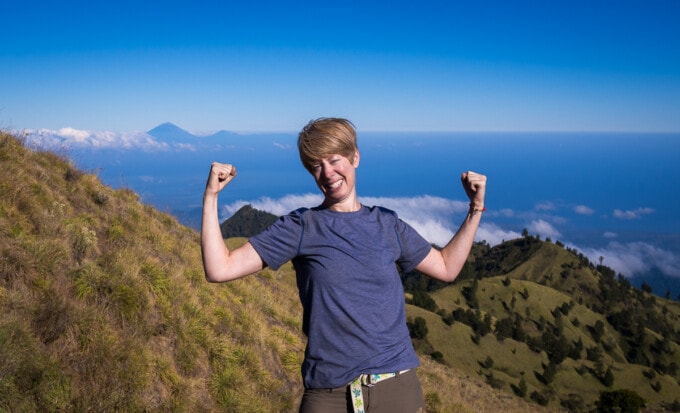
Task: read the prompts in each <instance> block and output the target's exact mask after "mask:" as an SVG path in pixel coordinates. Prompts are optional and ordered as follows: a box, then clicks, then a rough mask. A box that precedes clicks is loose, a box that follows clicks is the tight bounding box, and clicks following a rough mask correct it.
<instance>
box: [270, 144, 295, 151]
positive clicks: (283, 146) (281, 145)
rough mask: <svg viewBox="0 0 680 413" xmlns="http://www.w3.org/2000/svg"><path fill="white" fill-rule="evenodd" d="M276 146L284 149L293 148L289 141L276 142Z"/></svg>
mask: <svg viewBox="0 0 680 413" xmlns="http://www.w3.org/2000/svg"><path fill="white" fill-rule="evenodd" d="M274 146H275V147H277V148H279V149H283V150H289V149H292V146H290V145H288V144H287V143H279V142H274Z"/></svg>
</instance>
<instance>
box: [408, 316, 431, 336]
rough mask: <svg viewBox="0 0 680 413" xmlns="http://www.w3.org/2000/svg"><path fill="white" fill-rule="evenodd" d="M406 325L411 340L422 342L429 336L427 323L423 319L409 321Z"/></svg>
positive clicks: (417, 318)
mask: <svg viewBox="0 0 680 413" xmlns="http://www.w3.org/2000/svg"><path fill="white" fill-rule="evenodd" d="M406 325H407V327H408V332H409V335H410V336H411V338H414V339H416V340H422V339H424V338H425V337H426V336H427V333H428V330H427V322H426V321H425V319H424V318H423V317H416V318H415V320H413V321H412V320H410V319H409V320H408V321H407V322H406Z"/></svg>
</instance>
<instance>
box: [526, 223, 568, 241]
mask: <svg viewBox="0 0 680 413" xmlns="http://www.w3.org/2000/svg"><path fill="white" fill-rule="evenodd" d="M527 231H529V233H530V234H538V235H540V236H542V237H550V238H552V239H556V238H558V237H560V236H562V234H561V233H560V232H559V231H558V230H557V229H556V228H555V227H553V226H552V225H551V224H550V223H549V222H547V221H544V220H542V219H537V220H535V221H532V222H531V223H530V224H529V225H528V226H527Z"/></svg>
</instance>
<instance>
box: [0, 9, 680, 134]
mask: <svg viewBox="0 0 680 413" xmlns="http://www.w3.org/2000/svg"><path fill="white" fill-rule="evenodd" d="M1 10H2V14H3V36H2V39H0V128H3V129H14V130H22V129H39V128H47V129H53V130H59V129H62V128H69V127H70V128H75V129H77V130H87V131H113V132H118V133H121V132H131V131H146V130H149V129H151V128H153V127H154V126H156V125H158V124H160V123H163V122H173V123H175V124H177V125H179V126H181V127H182V128H184V129H187V130H190V131H192V132H196V133H201V132H209V131H216V130H222V129H224V130H231V131H236V132H268V131H297V130H299V129H300V127H301V126H302V125H304V124H305V123H306V122H307V121H308V120H310V119H312V118H316V117H320V116H342V117H347V118H349V119H351V120H352V121H353V122H354V123H355V124H356V125H357V128H358V129H360V130H364V131H595V132H598V131H616V132H640V131H644V132H680V24H677V22H678V21H679V20H680V1H677V0H651V1H642V0H641V1H625V0H623V1H581V0H569V1H561V0H556V1H500V0H499V1H484V0H482V1H474V2H473V1H423V2H413V1H408V2H405V1H389V2H388V1H384V2H371V1H344V2H318V1H315V2H311V1H295V2H292V1H290V2H286V1H280V0H279V1H270V2H268V1H248V2H245V1H238V2H236V1H234V2H232V1H225V2H214V1H210V2H203V1H195V0H194V1H163V2H150V1H146V2H145V1H138V0H136V1H134V2H133V1H128V0H122V1H115V2H97V1H87V2H85V1H59V2H55V1H34V0H24V1H8V2H4V3H3V5H2V9H1Z"/></svg>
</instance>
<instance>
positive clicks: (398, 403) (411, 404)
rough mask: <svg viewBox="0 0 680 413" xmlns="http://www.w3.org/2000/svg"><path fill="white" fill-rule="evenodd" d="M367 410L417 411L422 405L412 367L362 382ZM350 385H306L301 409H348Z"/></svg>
mask: <svg viewBox="0 0 680 413" xmlns="http://www.w3.org/2000/svg"><path fill="white" fill-rule="evenodd" d="M362 390H363V395H364V406H365V412H366V413H416V412H422V411H424V409H425V402H424V400H423V390H422V388H421V386H420V381H419V380H418V376H417V375H416V371H415V369H411V370H409V371H407V372H406V373H404V374H400V375H398V376H396V377H393V378H391V379H387V380H384V381H381V382H379V383H377V384H375V385H373V386H362ZM353 411H354V410H353V409H352V404H351V400H350V395H349V386H343V387H337V388H334V389H305V394H304V395H303V396H302V403H301V404H300V413H351V412H353Z"/></svg>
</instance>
